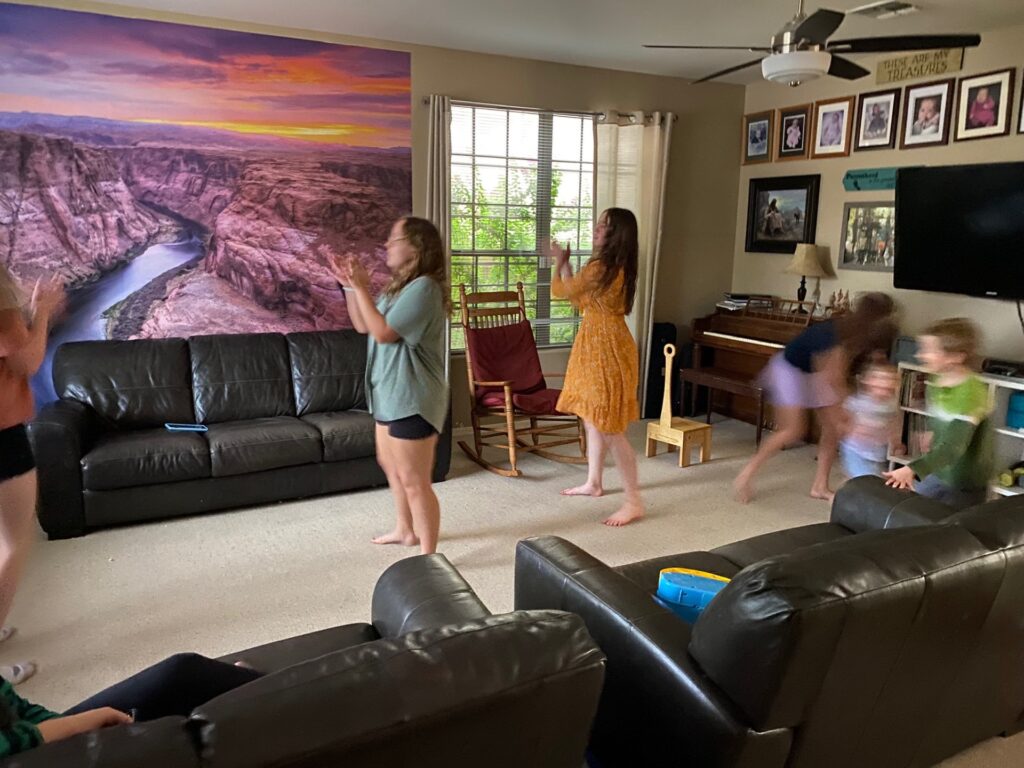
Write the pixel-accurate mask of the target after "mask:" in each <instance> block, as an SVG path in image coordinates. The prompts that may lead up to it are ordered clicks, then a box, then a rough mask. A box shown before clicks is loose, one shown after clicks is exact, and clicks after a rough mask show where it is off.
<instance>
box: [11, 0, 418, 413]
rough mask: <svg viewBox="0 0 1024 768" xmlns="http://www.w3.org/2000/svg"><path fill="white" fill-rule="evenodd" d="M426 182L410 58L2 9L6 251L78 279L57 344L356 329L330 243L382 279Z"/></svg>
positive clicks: (21, 272) (40, 384)
mask: <svg viewBox="0 0 1024 768" xmlns="http://www.w3.org/2000/svg"><path fill="white" fill-rule="evenodd" d="M411 177H412V169H411V131H410V57H409V54H408V53H405V52H400V51H389V50H380V49H374V48H364V47H358V46H350V45H332V44H327V43H320V42H314V41H309V40H297V39H290V38H284V37H275V36H270V35H257V34H248V33H242V32H232V31H226V30H220V29H208V28H203V27H196V26H187V25H182V24H169V23H163V22H154V21H142V20H137V19H125V18H119V17H112V16H104V15H99V14H91V13H78V12H71V11H63V10H57V9H52V8H40V7H33V6H22V5H12V4H8V3H0V260H2V261H3V263H5V264H6V265H7V266H8V268H9V269H10V271H11V272H12V273H13V274H14V275H15V276H16V277H17V278H18V279H19V280H20V281H21V282H22V284H23V285H24V286H27V287H31V285H32V283H33V282H34V281H35V280H36V279H38V278H41V277H43V278H45V277H47V276H49V275H52V274H58V275H60V276H61V278H62V279H63V280H64V281H66V284H67V287H68V290H69V303H68V311H67V312H66V314H65V316H64V318H63V320H62V321H61V323H60V325H59V326H58V327H57V328H56V329H55V331H54V334H53V336H52V338H51V340H50V352H51V354H52V350H53V349H55V348H56V346H57V345H59V344H61V343H63V342H66V341H71V340H77V339H133V338H153V337H168V336H189V335H195V334H206V333H247V332H253V331H281V332H287V331H298V330H319V329H330V328H344V327H349V326H350V322H349V319H348V316H347V313H346V311H345V302H344V301H342V300H341V298H340V296H339V294H338V291H337V286H336V284H335V282H334V280H333V278H332V277H331V276H330V274H329V272H328V270H327V268H326V261H325V258H326V253H328V252H330V251H331V250H334V251H337V252H341V253H346V252H347V253H353V254H356V255H358V256H359V257H360V258H362V260H363V261H364V262H365V263H367V265H368V266H369V267H370V268H371V271H373V272H374V273H375V276H376V277H377V278H378V279H383V277H384V273H385V270H384V266H383V257H384V251H383V243H384V241H385V239H386V238H387V234H388V227H389V226H390V224H391V222H392V221H393V220H394V219H395V218H396V217H398V216H400V215H401V214H402V213H405V212H408V211H409V210H410V209H411V202H412V189H411ZM50 377H51V373H50V365H49V356H48V359H47V363H46V364H45V365H44V368H43V370H41V371H40V374H39V376H37V381H36V390H37V395H38V396H39V397H40V398H41V399H42V400H46V399H51V398H52V397H53V395H52V391H50V385H49V381H50Z"/></svg>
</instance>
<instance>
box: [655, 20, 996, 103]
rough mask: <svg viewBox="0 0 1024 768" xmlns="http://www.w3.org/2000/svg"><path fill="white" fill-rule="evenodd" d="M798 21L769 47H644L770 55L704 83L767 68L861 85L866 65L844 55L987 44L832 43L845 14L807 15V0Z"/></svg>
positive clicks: (774, 74)
mask: <svg viewBox="0 0 1024 768" xmlns="http://www.w3.org/2000/svg"><path fill="white" fill-rule="evenodd" d="M798 2H799V6H798V8H797V12H796V16H794V17H793V18H792V19H790V20H789V21H788V22H786V25H785V26H784V27H783V28H782V29H780V30H779V31H778V32H776V33H775V34H774V35H773V36H772V40H771V44H770V45H769V46H768V47H758V46H743V45H645V46H644V48H676V49H688V50H736V51H754V52H757V53H763V54H767V55H766V56H761V57H759V58H756V59H754V60H753V61H747V62H744V63H743V64H737V65H736V66H735V67H729V68H728V69H723V70H721V71H719V72H714V73H712V74H710V75H706V76H705V77H702V78H700V79H699V80H694V81H693V83H694V84H696V83H704V82H707V81H708V80H714V79H715V78H716V77H721V76H722V75H728V74H730V73H732V72H738V71H739V70H741V69H746V68H747V67H752V66H754V65H755V64H760V65H761V74H762V75H764V78H765V79H766V80H771V81H772V82H776V83H785V84H787V85H791V86H797V85H800V83H803V82H806V81H808V80H813V79H814V78H817V77H821V76H822V75H832V76H833V77H841V78H843V79H844V80H856V79H858V78H861V77H864V76H865V75H868V74H870V72H869V71H868V70H866V69H864V67H862V66H861V65H860V64H856V63H854V62H852V61H850V60H849V59H846V58H843V57H842V56H840V55H839V54H841V53H893V52H898V51H929V50H934V49H938V48H973V47H974V46H976V45H979V44H980V43H981V35H897V36H894V37H859V38H851V39H848V40H829V39H828V38H829V36H830V35H831V34H832V33H833V32H835V31H836V30H837V29H839V25H840V24H842V23H843V19H844V18H845V16H846V15H845V14H843V13H840V12H839V11H830V10H827V9H825V8H821V9H819V10H817V11H815V12H814V13H812V14H811V15H810V16H807V15H805V14H804V0H798Z"/></svg>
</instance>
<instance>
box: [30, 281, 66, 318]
mask: <svg viewBox="0 0 1024 768" xmlns="http://www.w3.org/2000/svg"><path fill="white" fill-rule="evenodd" d="M63 306H64V284H63V283H62V282H61V280H60V278H59V277H57V276H54V277H51V278H50V279H49V280H43V279H42V278H39V279H38V280H36V284H35V285H34V286H33V287H32V298H31V300H30V301H29V308H30V310H31V312H32V316H33V317H46V318H49V317H52V316H53V315H55V314H57V313H58V312H59V311H60V310H61V308H62V307H63Z"/></svg>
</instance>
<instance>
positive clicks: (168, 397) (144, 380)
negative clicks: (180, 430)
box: [53, 339, 195, 429]
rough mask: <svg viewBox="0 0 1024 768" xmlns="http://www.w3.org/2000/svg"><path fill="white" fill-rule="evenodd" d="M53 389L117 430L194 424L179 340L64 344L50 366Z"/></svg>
mask: <svg viewBox="0 0 1024 768" xmlns="http://www.w3.org/2000/svg"><path fill="white" fill-rule="evenodd" d="M53 385H54V388H55V389H56V391H57V396H58V397H60V398H62V399H68V400H77V401H79V402H81V403H85V404H86V405H89V406H90V407H91V408H92V409H93V410H94V411H96V413H97V414H99V415H100V417H101V418H102V419H104V420H106V421H107V422H108V423H110V424H111V425H113V426H116V427H119V428H122V429H145V428H150V427H162V426H163V425H164V424H165V423H166V422H168V421H176V422H185V423H189V422H193V421H195V413H194V412H193V408H192V373H191V369H190V367H189V357H188V344H187V342H186V341H185V340H184V339H147V340H141V341H76V342H70V343H68V344H63V345H61V346H60V347H59V348H58V349H57V353H56V355H55V356H54V360H53Z"/></svg>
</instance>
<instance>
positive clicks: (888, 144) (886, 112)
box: [854, 88, 900, 152]
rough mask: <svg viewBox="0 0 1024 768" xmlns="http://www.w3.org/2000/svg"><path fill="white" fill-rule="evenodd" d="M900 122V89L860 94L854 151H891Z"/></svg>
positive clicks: (894, 144)
mask: <svg viewBox="0 0 1024 768" xmlns="http://www.w3.org/2000/svg"><path fill="white" fill-rule="evenodd" d="M899 121H900V89H899V88H894V89H893V90H891V91H875V92H874V93H862V94H861V95H860V98H859V99H858V100H857V122H856V123H855V125H856V126H857V127H856V129H855V131H856V133H855V135H856V137H857V138H856V140H855V141H854V149H856V150H857V151H858V152H863V151H864V150H869V149H892V148H893V147H895V146H896V130H897V126H898V125H899Z"/></svg>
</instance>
